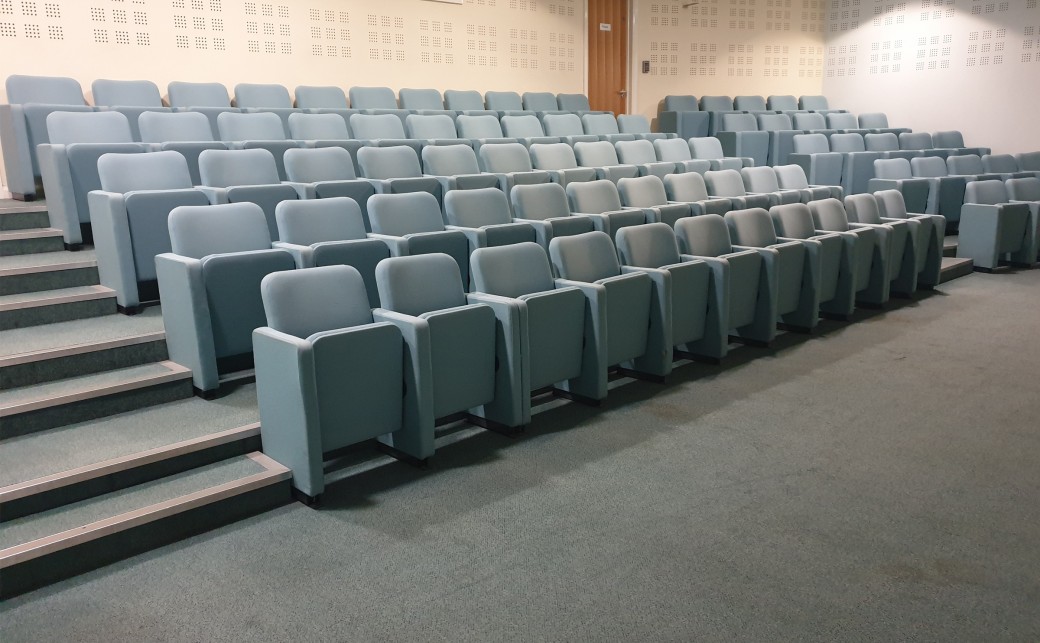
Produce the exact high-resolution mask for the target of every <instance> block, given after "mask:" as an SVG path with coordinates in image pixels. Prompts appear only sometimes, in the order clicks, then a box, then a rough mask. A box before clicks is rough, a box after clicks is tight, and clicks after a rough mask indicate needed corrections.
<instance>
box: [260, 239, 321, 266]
mask: <svg viewBox="0 0 1040 643" xmlns="http://www.w3.org/2000/svg"><path fill="white" fill-rule="evenodd" d="M271 247H272V248H277V249H280V250H285V251H286V252H288V253H289V254H291V255H292V257H293V261H294V262H296V267H297V268H313V267H314V249H313V248H311V247H310V246H301V245H298V244H295V243H288V242H285V241H272V242H271Z"/></svg>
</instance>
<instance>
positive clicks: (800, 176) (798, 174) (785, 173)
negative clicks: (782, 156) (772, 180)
mask: <svg viewBox="0 0 1040 643" xmlns="http://www.w3.org/2000/svg"><path fill="white" fill-rule="evenodd" d="M773 171H774V172H776V181H777V183H779V184H780V187H781V189H784V190H800V189H805V188H808V187H809V179H808V178H806V176H805V170H804V169H803V168H802V166H801V165H776V166H774V167H773Z"/></svg>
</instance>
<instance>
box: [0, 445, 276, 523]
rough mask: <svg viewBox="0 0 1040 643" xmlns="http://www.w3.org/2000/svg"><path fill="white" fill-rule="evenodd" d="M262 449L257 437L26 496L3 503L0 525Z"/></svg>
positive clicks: (0, 512)
mask: <svg viewBox="0 0 1040 643" xmlns="http://www.w3.org/2000/svg"><path fill="white" fill-rule="evenodd" d="M259 450H260V436H258V435H253V436H249V437H246V438H243V439H241V440H235V441H232V442H225V443H223V444H218V445H214V446H211V447H209V448H207V449H203V450H200V451H194V452H191V453H185V454H182V455H179V456H173V457H169V458H166V459H164V460H159V461H157V462H150V463H148V464H145V465H141V466H138V467H135V468H133V469H130V470H127V471H119V472H117V473H112V474H109V475H106V476H104V477H101V478H95V479H92V480H86V481H84V482H80V483H78V484H72V485H68V486H64V487H60V488H57V489H52V490H49V491H45V492H42V493H37V494H34V495H31V496H26V497H25V498H18V499H17V500H11V501H8V502H5V503H3V504H0V522H6V521H8V520H15V519H17V518H22V517H23V516H28V515H30V514H34V513H39V512H41V511H49V510H51V509H55V508H57V507H60V506H63V505H67V504H71V503H74V502H79V501H81V500H86V499H88V498H94V497H96V496H100V495H104V494H106V493H111V492H113V491H118V490H120V489H127V488H129V487H133V486H135V485H139V484H144V483H146V482H151V481H152V480H158V479H160V478H164V477H166V476H171V475H175V474H178V473H182V472H185V471H188V470H189V469H194V468H196V467H202V466H205V465H208V464H213V463H214V462H219V461H221V460H226V459H228V458H232V457H235V456H240V455H245V454H247V453H252V452H253V451H259Z"/></svg>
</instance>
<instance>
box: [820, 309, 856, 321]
mask: <svg viewBox="0 0 1040 643" xmlns="http://www.w3.org/2000/svg"><path fill="white" fill-rule="evenodd" d="M820 317H821V318H823V319H830V320H832V321H843V322H847V321H849V320H850V319H852V315H846V314H844V313H827V312H824V311H822V310H821V311H820Z"/></svg>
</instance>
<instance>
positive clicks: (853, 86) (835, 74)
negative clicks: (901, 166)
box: [823, 0, 1040, 153]
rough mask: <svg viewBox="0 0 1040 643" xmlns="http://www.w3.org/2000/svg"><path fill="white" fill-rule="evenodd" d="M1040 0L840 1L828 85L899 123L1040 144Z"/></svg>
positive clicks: (979, 141) (832, 96) (858, 106)
mask: <svg viewBox="0 0 1040 643" xmlns="http://www.w3.org/2000/svg"><path fill="white" fill-rule="evenodd" d="M1038 4H1040V3H1038V2H1037V0H907V1H906V2H894V1H893V0H832V1H831V2H830V10H829V11H828V15H827V45H826V47H827V53H826V60H825V63H824V70H825V71H824V78H823V92H824V94H826V95H827V97H828V99H829V100H830V102H831V104H832V105H837V106H841V107H845V108H847V109H849V110H850V111H852V112H856V113H859V112H873V111H881V112H885V113H887V114H888V118H889V123H890V124H892V125H894V126H905V127H912V128H913V129H914V130H915V131H918V130H919V131H929V132H934V131H937V130H947V129H955V130H960V131H961V132H962V133H963V134H964V138H965V142H966V143H967V144H968V145H983V146H989V147H992V148H993V151H994V152H998V153H1004V152H1020V151H1028V150H1040V125H1038V124H1037V123H1038V121H1037V114H1038V113H1040V6H1038Z"/></svg>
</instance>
